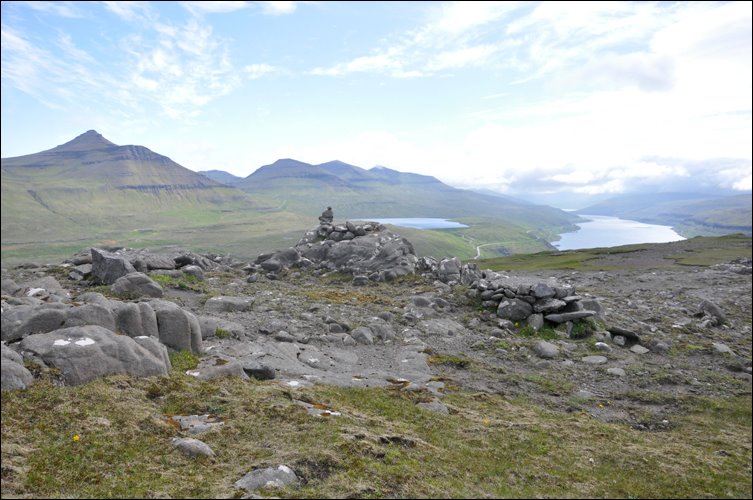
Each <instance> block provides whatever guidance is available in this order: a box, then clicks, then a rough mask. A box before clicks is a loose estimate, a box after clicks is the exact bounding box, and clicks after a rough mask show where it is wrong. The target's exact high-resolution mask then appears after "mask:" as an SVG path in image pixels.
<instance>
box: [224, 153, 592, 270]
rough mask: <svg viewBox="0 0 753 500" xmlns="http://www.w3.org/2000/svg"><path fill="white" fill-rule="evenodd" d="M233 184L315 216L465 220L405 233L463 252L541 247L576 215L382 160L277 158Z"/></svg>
mask: <svg viewBox="0 0 753 500" xmlns="http://www.w3.org/2000/svg"><path fill="white" fill-rule="evenodd" d="M235 186H236V187H238V188H239V189H241V190H243V191H245V192H247V193H249V194H251V195H252V196H253V197H254V198H257V199H260V200H262V199H263V200H265V202H266V203H267V204H268V205H271V206H279V207H284V209H285V210H288V211H291V212H293V213H298V214H301V215H304V214H316V215H318V214H319V213H321V211H322V210H323V209H324V207H326V206H332V207H333V208H334V211H335V217H336V218H346V219H361V220H371V219H375V218H381V217H384V218H393V217H438V218H445V219H452V220H455V221H458V222H463V223H465V224H467V225H469V226H471V227H470V228H469V229H466V230H440V231H413V232H412V234H411V239H412V241H414V243H415V244H416V245H417V247H421V248H423V247H426V248H432V249H436V250H439V253H442V254H446V255H450V254H452V255H458V256H460V257H463V258H470V257H473V256H475V255H476V246H478V245H483V247H482V251H483V252H484V253H485V255H488V256H493V255H499V253H510V252H512V253H518V252H528V251H540V250H545V249H547V248H551V247H550V245H549V243H548V242H549V241H552V240H554V239H556V236H557V234H559V233H561V232H565V231H567V230H572V229H574V226H573V223H574V222H576V221H577V220H578V218H577V216H574V215H573V214H569V213H567V212H563V211H562V210H559V209H556V208H552V207H547V206H543V205H533V204H531V203H528V202H525V201H523V200H517V199H514V198H510V197H498V196H490V195H486V194H481V193H476V192H473V191H467V190H462V189H456V188H453V187H451V186H448V185H447V184H444V183H442V182H441V181H439V180H438V179H436V178H435V177H431V176H426V175H419V174H413V173H405V172H399V171H397V170H393V169H390V168H387V167H374V168H372V169H369V170H366V169H363V168H360V167H357V166H354V165H349V164H347V163H344V162H341V161H331V162H327V163H322V164H320V165H311V164H308V163H304V162H301V161H297V160H292V159H284V160H278V161H276V162H275V163H273V164H271V165H265V166H263V167H261V168H259V169H258V170H257V171H255V172H254V173H252V174H251V175H249V176H248V177H246V178H245V179H243V180H242V181H240V182H238V183H237V184H235ZM401 230H402V229H401ZM442 247H444V248H442ZM443 250H444V251H443Z"/></svg>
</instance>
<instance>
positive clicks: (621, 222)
mask: <svg viewBox="0 0 753 500" xmlns="http://www.w3.org/2000/svg"><path fill="white" fill-rule="evenodd" d="M581 217H583V218H584V219H589V221H588V222H583V223H581V224H578V226H579V227H580V230H578V231H576V232H574V233H564V234H562V235H561V236H562V238H561V239H560V240H559V241H555V242H554V243H552V245H554V246H555V247H557V249H559V250H577V249H579V248H597V247H616V246H620V245H632V244H635V243H667V242H670V241H679V240H684V239H685V238H683V237H682V236H680V235H679V234H677V233H676V232H674V231H673V230H672V228H671V227H669V226H659V225H656V224H644V223H643V222H638V221H634V220H625V219H618V218H617V217H607V216H606V215H582V216H581Z"/></svg>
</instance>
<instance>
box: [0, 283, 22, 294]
mask: <svg viewBox="0 0 753 500" xmlns="http://www.w3.org/2000/svg"><path fill="white" fill-rule="evenodd" d="M1 288H2V294H3V295H16V294H17V293H19V292H20V291H21V290H22V288H21V287H20V286H19V285H17V284H16V282H15V281H13V280H11V279H3V280H2V286H1Z"/></svg>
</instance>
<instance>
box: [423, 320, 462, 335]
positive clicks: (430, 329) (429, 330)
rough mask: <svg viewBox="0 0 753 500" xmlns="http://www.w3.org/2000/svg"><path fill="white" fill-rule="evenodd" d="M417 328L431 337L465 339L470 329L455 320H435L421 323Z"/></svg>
mask: <svg viewBox="0 0 753 500" xmlns="http://www.w3.org/2000/svg"><path fill="white" fill-rule="evenodd" d="M417 328H418V329H419V330H420V331H422V332H423V333H424V334H425V335H427V336H430V337H435V336H439V337H455V336H460V337H465V336H467V335H468V334H469V332H468V329H466V328H465V327H464V326H463V325H461V324H460V323H458V322H457V321H455V320H452V319H449V318H433V319H427V320H424V321H421V322H420V323H419V324H418V325H417Z"/></svg>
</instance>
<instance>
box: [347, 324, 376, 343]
mask: <svg viewBox="0 0 753 500" xmlns="http://www.w3.org/2000/svg"><path fill="white" fill-rule="evenodd" d="M350 336H351V337H353V339H354V340H355V341H356V342H358V343H359V344H365V345H371V344H373V343H374V336H373V334H372V333H371V330H370V329H369V328H366V327H364V326H359V327H358V328H356V329H355V330H353V331H352V332H350Z"/></svg>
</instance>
